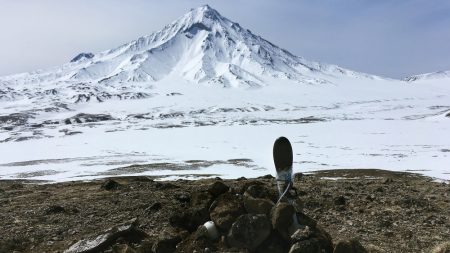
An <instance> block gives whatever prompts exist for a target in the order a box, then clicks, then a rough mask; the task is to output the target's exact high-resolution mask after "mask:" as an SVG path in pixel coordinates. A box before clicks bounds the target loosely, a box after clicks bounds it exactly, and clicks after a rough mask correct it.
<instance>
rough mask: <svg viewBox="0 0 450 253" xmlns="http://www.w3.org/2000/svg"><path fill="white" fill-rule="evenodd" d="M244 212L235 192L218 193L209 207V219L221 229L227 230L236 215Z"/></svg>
mask: <svg viewBox="0 0 450 253" xmlns="http://www.w3.org/2000/svg"><path fill="white" fill-rule="evenodd" d="M244 212H245V208H244V205H243V203H242V201H241V199H240V197H239V196H237V195H236V194H231V193H225V194H222V195H220V196H219V197H218V198H217V199H216V201H215V202H214V203H213V206H212V207H211V212H210V216H211V220H212V221H213V222H214V224H216V226H217V227H218V228H219V229H220V230H222V231H228V230H229V229H230V227H231V224H233V222H234V221H235V220H236V218H237V217H239V216H240V215H242V214H243V213H244Z"/></svg>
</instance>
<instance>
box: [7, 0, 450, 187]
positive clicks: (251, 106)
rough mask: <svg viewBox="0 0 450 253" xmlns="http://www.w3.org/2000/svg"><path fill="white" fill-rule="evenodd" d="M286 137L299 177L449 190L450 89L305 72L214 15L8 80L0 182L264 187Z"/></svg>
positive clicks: (335, 70) (312, 68)
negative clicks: (330, 173) (198, 180)
mask: <svg viewBox="0 0 450 253" xmlns="http://www.w3.org/2000/svg"><path fill="white" fill-rule="evenodd" d="M416 84H417V85H416ZM422 84H424V85H422ZM281 135H283V136H287V137H288V138H290V139H291V142H292V144H293V146H294V151H295V157H294V159H295V161H296V168H295V169H296V170H297V171H302V172H305V171H311V170H317V169H338V168H384V169H393V170H417V171H420V172H421V173H424V174H427V175H430V176H434V177H437V178H441V179H449V175H450V167H449V164H450V143H449V142H448V140H449V139H450V85H448V82H447V81H446V79H430V80H427V81H417V82H414V85H408V83H407V82H405V81H400V80H393V79H387V78H381V77H377V76H373V75H369V74H363V73H358V72H354V71H351V70H346V69H343V68H340V67H337V66H334V65H326V64H320V63H317V62H312V61H307V60H305V59H303V58H301V57H297V56H294V55H292V54H290V53H289V52H287V51H286V50H283V49H280V48H279V47H277V46H275V45H273V44H271V43H270V42H268V41H267V40H264V39H262V38H261V37H259V36H256V35H254V34H253V33H251V32H250V31H248V30H246V29H244V28H242V27H241V26H240V25H239V24H237V23H234V22H232V21H230V20H228V19H226V18H225V17H223V16H221V15H220V14H219V13H218V12H217V11H215V10H214V9H212V8H210V7H209V6H202V7H200V8H197V9H194V10H191V11H190V12H188V13H187V14H185V15H184V16H182V17H181V18H179V19H178V20H176V21H175V22H173V23H171V24H170V25H168V26H166V27H165V28H164V29H162V30H161V31H159V32H156V33H153V34H151V35H149V36H145V37H142V38H139V39H137V40H135V41H132V42H130V43H127V44H124V45H122V46H120V47H118V48H116V49H113V50H108V51H105V52H101V53H97V54H92V53H82V54H80V55H78V56H76V57H75V58H73V59H72V60H71V61H70V62H69V63H67V64H65V65H63V66H61V67H55V68H53V69H49V70H42V71H35V72H32V73H23V74H17V75H12V76H6V77H0V178H28V179H50V180H58V181H65V180H76V179H80V180H81V179H90V178H97V177H104V176H109V175H164V176H170V175H178V176H180V175H185V176H186V177H190V176H192V175H193V174H200V175H202V176H212V175H214V176H215V175H220V176H222V177H241V176H246V177H251V176H259V175H263V174H268V173H271V172H273V169H272V167H273V162H272V158H271V157H272V155H271V147H272V142H273V140H275V138H277V137H279V136H281Z"/></svg>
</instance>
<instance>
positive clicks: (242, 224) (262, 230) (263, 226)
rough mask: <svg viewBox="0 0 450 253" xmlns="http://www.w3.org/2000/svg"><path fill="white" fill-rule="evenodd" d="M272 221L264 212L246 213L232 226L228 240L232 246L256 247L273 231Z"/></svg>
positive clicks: (249, 248) (252, 248) (250, 248)
mask: <svg viewBox="0 0 450 253" xmlns="http://www.w3.org/2000/svg"><path fill="white" fill-rule="evenodd" d="M271 228H272V227H271V226H270V221H269V220H268V219H267V217H266V216H265V215H263V214H257V215H253V214H244V215H241V216H239V218H238V219H237V220H236V221H235V222H234V223H233V225H232V226H231V229H230V232H229V233H228V236H227V242H228V244H229V245H230V246H231V247H236V248H245V249H248V250H250V251H252V250H254V249H256V248H257V247H258V246H259V245H260V244H261V243H262V242H264V240H266V238H267V237H268V236H269V235H270V231H271Z"/></svg>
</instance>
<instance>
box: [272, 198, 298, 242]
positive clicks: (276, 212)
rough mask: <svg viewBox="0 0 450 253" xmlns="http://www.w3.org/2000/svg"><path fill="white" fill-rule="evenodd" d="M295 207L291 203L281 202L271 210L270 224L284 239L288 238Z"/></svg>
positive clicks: (287, 239)
mask: <svg viewBox="0 0 450 253" xmlns="http://www.w3.org/2000/svg"><path fill="white" fill-rule="evenodd" d="M294 214H295V209H294V207H293V206H292V205H290V204H288V203H285V202H281V203H278V204H277V205H276V206H275V207H274V208H273V210H272V226H273V229H274V230H276V231H277V232H278V233H279V234H280V235H281V236H282V237H283V238H284V239H285V240H286V241H289V240H290V233H289V227H291V225H292V224H293V222H294Z"/></svg>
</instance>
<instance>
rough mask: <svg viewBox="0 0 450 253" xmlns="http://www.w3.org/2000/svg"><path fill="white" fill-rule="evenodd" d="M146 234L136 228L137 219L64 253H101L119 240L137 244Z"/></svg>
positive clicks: (84, 240) (76, 245) (85, 240)
mask: <svg viewBox="0 0 450 253" xmlns="http://www.w3.org/2000/svg"><path fill="white" fill-rule="evenodd" d="M146 236H147V235H146V234H145V232H143V231H141V230H139V229H137V228H136V219H132V220H130V221H128V222H125V223H123V224H121V225H118V226H115V227H112V228H110V229H108V230H106V231H104V232H103V233H101V234H99V235H95V236H92V237H90V238H87V239H83V240H81V241H78V242H77V243H75V244H73V245H72V246H70V248H69V249H67V250H65V251H64V253H91V252H101V251H103V250H105V249H107V248H108V247H110V246H111V245H113V244H114V243H115V241H116V240H117V239H118V238H123V239H126V240H128V241H132V242H136V241H140V240H142V239H143V238H145V237H146Z"/></svg>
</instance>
